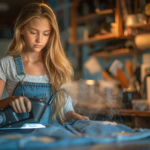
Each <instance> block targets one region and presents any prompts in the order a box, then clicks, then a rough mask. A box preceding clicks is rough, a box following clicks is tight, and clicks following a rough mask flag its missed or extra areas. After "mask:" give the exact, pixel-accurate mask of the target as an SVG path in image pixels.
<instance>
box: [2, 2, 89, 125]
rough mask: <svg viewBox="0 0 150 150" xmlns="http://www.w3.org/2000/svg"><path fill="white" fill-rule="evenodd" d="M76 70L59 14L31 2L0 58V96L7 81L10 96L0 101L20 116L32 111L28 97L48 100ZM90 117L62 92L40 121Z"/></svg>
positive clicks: (3, 106)
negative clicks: (64, 41) (65, 45)
mask: <svg viewBox="0 0 150 150" xmlns="http://www.w3.org/2000/svg"><path fill="white" fill-rule="evenodd" d="M72 77H73V69H72V67H71V65H70V63H69V61H68V60H67V58H66V56H65V54H64V51H63V48H62V45H61V41H60V37H59V30H58V25H57V21H56V17H55V15H54V12H53V11H52V9H51V8H50V7H49V6H48V5H46V4H43V3H30V4H28V5H26V6H25V7H24V8H23V9H22V11H21V13H20V14H19V16H18V18H17V21H16V24H15V30H14V37H13V39H12V41H11V43H10V45H9V48H8V50H7V52H6V55H5V56H3V57H2V58H1V59H0V98H1V96H2V93H3V90H4V87H5V84H6V89H7V91H8V94H9V97H7V98H5V99H3V100H0V109H3V108H6V107H8V106H11V107H12V108H13V110H14V111H15V112H16V113H19V115H20V117H21V118H25V115H24V114H27V113H26V112H30V111H31V102H30V100H29V99H28V98H32V97H35V98H39V99H43V100H44V101H46V102H48V101H49V99H50V97H51V96H52V94H54V93H55V92H57V91H58V90H59V89H61V87H62V86H63V85H64V84H66V83H69V82H70V81H71V79H72ZM72 119H75V120H89V118H88V117H86V116H81V115H79V114H77V113H75V112H74V109H73V106H72V102H71V98H70V97H67V96H66V94H65V93H64V92H61V91H59V92H58V93H57V96H56V98H55V99H54V101H53V103H52V104H51V107H47V108H46V110H45V113H44V115H43V117H42V119H41V121H40V123H42V124H45V125H46V124H51V123H54V122H59V123H61V124H62V123H64V122H66V121H71V120H72Z"/></svg>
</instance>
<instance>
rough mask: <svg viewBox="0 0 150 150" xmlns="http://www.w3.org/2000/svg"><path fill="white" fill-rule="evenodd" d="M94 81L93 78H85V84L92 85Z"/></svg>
mask: <svg viewBox="0 0 150 150" xmlns="http://www.w3.org/2000/svg"><path fill="white" fill-rule="evenodd" d="M94 83H95V81H94V80H86V84H87V85H94Z"/></svg>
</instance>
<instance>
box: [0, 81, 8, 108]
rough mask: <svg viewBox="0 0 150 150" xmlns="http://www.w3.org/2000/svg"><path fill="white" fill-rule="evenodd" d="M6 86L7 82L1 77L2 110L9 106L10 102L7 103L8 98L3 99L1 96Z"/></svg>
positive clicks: (0, 103) (0, 106) (0, 104)
mask: <svg viewBox="0 0 150 150" xmlns="http://www.w3.org/2000/svg"><path fill="white" fill-rule="evenodd" d="M4 87H5V82H4V81H3V80H2V79H0V110H1V109H3V108H6V107H8V103H7V101H6V99H3V100H1V97H2V95H3V91H4Z"/></svg>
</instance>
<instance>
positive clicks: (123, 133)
mask: <svg viewBox="0 0 150 150" xmlns="http://www.w3.org/2000/svg"><path fill="white" fill-rule="evenodd" d="M10 131H11V130H8V131H7V130H5V131H2V130H0V149H3V150H6V149H11V150H19V149H31V148H32V149H40V148H41V149H44V148H45V149H46V148H59V147H61V148H62V147H69V146H79V145H80V146H81V145H93V144H106V143H118V142H124V141H134V140H139V139H144V138H148V137H150V129H137V130H135V129H131V128H129V127H127V126H125V125H123V124H117V123H116V122H108V121H92V120H78V121H76V120H72V121H70V122H67V123H64V124H63V125H60V124H57V123H55V124H52V125H49V126H48V127H47V128H41V129H34V130H33V129H32V130H28V132H27V129H26V131H25V129H24V130H22V131H24V132H25V133H23V132H22V133H21V131H19V130H16V131H13V132H10Z"/></svg>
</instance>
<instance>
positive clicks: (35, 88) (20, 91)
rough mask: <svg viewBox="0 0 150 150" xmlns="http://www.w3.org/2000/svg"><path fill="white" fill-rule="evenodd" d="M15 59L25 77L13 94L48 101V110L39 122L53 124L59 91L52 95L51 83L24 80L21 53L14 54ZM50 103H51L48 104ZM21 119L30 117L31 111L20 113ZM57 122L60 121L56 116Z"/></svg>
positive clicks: (19, 74)
mask: <svg viewBox="0 0 150 150" xmlns="http://www.w3.org/2000/svg"><path fill="white" fill-rule="evenodd" d="M14 60H15V63H16V68H17V75H18V76H20V77H23V78H22V80H20V82H19V83H18V84H17V86H16V87H15V89H14V91H13V94H12V96H25V97H27V98H38V99H42V100H44V101H45V102H46V103H47V107H46V110H45V112H44V114H43V116H42V118H41V120H40V122H39V123H41V124H43V125H48V124H52V119H51V117H52V112H53V103H52V102H53V100H54V98H55V97H56V94H57V92H58V91H61V90H63V89H60V90H58V91H56V92H55V93H54V94H53V95H51V84H49V83H35V82H26V81H25V82H24V81H23V80H24V78H25V76H26V75H25V73H24V67H23V63H22V58H21V56H20V55H16V56H14ZM48 103H49V105H48ZM18 116H19V117H20V119H25V118H28V117H29V113H28V112H27V113H18ZM56 122H57V123H59V121H58V118H57V117H56Z"/></svg>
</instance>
